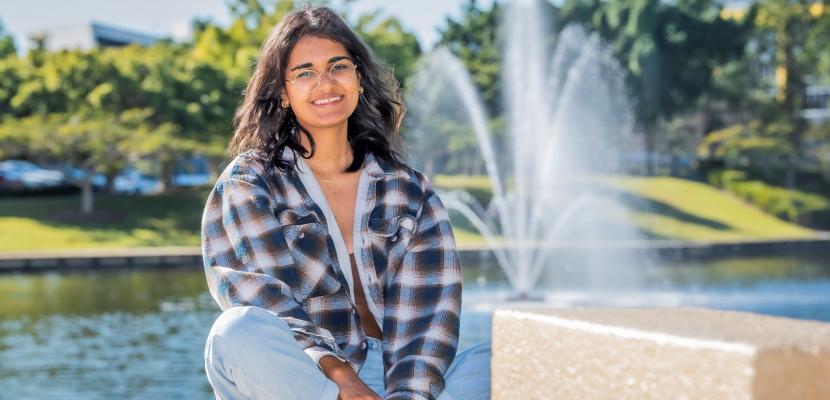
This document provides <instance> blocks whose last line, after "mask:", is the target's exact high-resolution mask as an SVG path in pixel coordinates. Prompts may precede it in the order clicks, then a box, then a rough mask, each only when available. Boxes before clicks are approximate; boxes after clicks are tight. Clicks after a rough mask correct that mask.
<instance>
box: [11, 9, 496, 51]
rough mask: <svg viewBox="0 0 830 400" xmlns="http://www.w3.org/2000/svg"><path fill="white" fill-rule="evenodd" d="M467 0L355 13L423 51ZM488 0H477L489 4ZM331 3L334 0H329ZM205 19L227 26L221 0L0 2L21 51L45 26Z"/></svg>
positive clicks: (160, 25) (161, 29)
mask: <svg viewBox="0 0 830 400" xmlns="http://www.w3.org/2000/svg"><path fill="white" fill-rule="evenodd" d="M466 2H467V0H417V1H411V0H386V1H384V0H358V1H357V2H356V3H355V4H354V5H353V10H354V12H355V13H356V14H362V13H364V12H370V11H374V10H377V9H380V10H381V11H382V12H383V13H384V14H386V15H392V16H396V17H398V18H399V19H400V20H401V21H402V23H403V25H404V27H406V28H407V29H409V30H410V31H412V32H414V33H415V35H416V36H417V37H418V40H419V41H420V43H421V46H422V47H423V48H424V49H430V48H431V47H432V45H433V44H434V43H435V42H436V41H437V40H438V34H437V32H436V29H437V27H439V26H441V25H443V22H444V19H445V18H446V17H447V16H452V17H457V16H458V15H460V14H461V10H462V6H463V5H464V4H465V3H466ZM492 2H493V1H492V0H479V1H478V3H479V5H481V6H486V7H489V6H490V4H492ZM335 4H337V2H335ZM194 17H200V18H205V17H208V18H210V19H211V20H213V21H215V22H217V23H219V24H220V25H227V24H228V23H229V22H230V16H229V14H228V10H227V6H225V0H175V1H170V0H141V1H136V0H120V1H113V0H72V1H66V0H23V1H21V0H0V21H2V23H3V26H4V29H5V30H6V31H7V32H10V33H11V35H12V36H13V37H14V41H15V45H16V46H17V48H18V50H19V51H20V52H21V53H22V52H25V50H26V49H27V48H28V46H29V43H28V42H29V40H28V39H27V37H28V36H29V35H30V34H32V33H35V32H38V31H41V30H43V29H48V28H57V27H66V26H77V25H83V24H86V23H89V22H91V21H96V22H101V23H105V24H109V25H115V26H118V27H121V28H125V29H131V30H135V31H138V32H141V33H148V34H155V35H161V36H171V37H173V38H175V39H181V38H184V37H187V36H188V35H189V32H190V21H191V20H192V19H193V18H194Z"/></svg>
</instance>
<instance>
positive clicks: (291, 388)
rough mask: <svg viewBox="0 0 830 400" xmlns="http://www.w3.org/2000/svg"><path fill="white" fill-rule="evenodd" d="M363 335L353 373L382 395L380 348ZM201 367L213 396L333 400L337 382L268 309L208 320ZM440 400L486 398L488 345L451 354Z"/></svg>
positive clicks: (224, 399) (221, 399) (242, 310)
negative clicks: (362, 357)
mask: <svg viewBox="0 0 830 400" xmlns="http://www.w3.org/2000/svg"><path fill="white" fill-rule="evenodd" d="M381 346H382V342H381V341H380V340H379V339H374V338H369V342H368V348H369V352H368V354H367V357H366V362H365V363H364V364H363V367H362V368H361V369H360V371H359V372H358V377H360V379H361V380H362V381H363V382H364V383H366V385H367V386H369V387H370V388H372V390H374V391H375V392H376V393H377V394H378V395H379V396H380V397H384V384H383V352H382V350H381ZM205 371H206V372H207V376H208V380H209V381H210V384H211V386H212V387H213V391H214V393H215V394H216V398H217V399H218V400H242V399H256V400H259V399H280V400H301V399H302V400H305V399H314V400H318V399H320V400H336V399H337V395H338V392H339V391H338V388H337V385H336V384H335V383H334V382H333V381H331V380H329V379H328V378H326V376H325V375H324V374H323V372H322V371H320V369H319V368H318V367H317V364H315V363H314V360H312V359H311V357H309V356H308V355H307V354H306V353H305V352H303V350H302V348H301V347H300V345H299V343H297V341H296V340H294V336H293V335H292V333H291V331H290V329H289V328H288V324H286V323H285V322H284V321H283V320H282V319H280V318H277V316H276V315H275V314H274V313H272V312H271V311H268V310H265V309H263V308H258V307H233V308H230V309H228V310H226V311H225V312H223V313H222V315H220V316H219V318H217V319H216V321H215V322H214V323H213V327H212V328H211V330H210V334H209V335H208V338H207V343H206V346H205ZM444 379H445V382H446V385H445V390H444V393H442V394H441V396H440V397H439V399H440V400H456V399H457V400H479V399H489V398H490V345H489V344H486V343H483V344H480V345H477V346H474V347H471V348H469V349H467V350H465V351H463V352H460V353H458V354H457V355H456V357H455V360H454V361H453V362H452V365H450V367H449V369H448V370H447V373H446V375H445V376H444Z"/></svg>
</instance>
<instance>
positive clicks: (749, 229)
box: [0, 177, 815, 251]
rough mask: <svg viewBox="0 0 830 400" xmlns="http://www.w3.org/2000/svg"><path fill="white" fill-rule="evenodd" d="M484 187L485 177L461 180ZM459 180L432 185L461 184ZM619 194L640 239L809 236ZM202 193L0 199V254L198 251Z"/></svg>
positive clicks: (695, 192)
mask: <svg viewBox="0 0 830 400" xmlns="http://www.w3.org/2000/svg"><path fill="white" fill-rule="evenodd" d="M468 182H469V183H470V184H472V185H473V186H474V187H475V189H477V190H479V191H481V190H487V189H488V188H487V187H485V186H487V185H488V184H487V182H486V180H482V178H480V177H474V178H473V179H470V180H469V181H468ZM464 183H465V180H464V179H461V178H457V177H456V178H454V179H453V180H445V181H436V184H437V185H438V186H445V187H446V186H451V187H463V186H464ZM600 183H601V184H602V186H603V187H605V188H606V189H608V190H612V191H614V192H615V193H617V194H618V195H621V196H622V197H623V200H624V205H625V207H626V209H627V210H628V212H629V213H630V215H631V216H632V218H633V220H634V222H635V224H636V225H637V227H638V229H639V230H640V231H641V232H643V233H645V234H646V236H647V237H652V238H666V239H681V240H689V241H702V240H714V241H717V240H740V239H762V238H807V237H810V236H812V235H814V234H815V231H812V230H810V229H806V228H802V227H799V226H797V225H794V224H791V223H788V222H785V221H782V220H779V219H777V218H775V217H773V216H771V215H769V214H766V213H764V212H763V211H761V210H759V209H758V208H756V207H753V206H752V205H749V204H748V203H746V202H745V201H743V200H741V199H738V198H737V197H735V196H733V195H731V194H729V193H726V192H723V191H720V190H718V189H716V188H714V187H712V186H709V185H705V184H701V183H698V182H693V181H688V180H683V179H676V178H664V177H657V178H641V177H622V178H613V179H603V180H601V181H600ZM207 195H208V189H193V190H182V191H176V192H172V193H166V194H162V195H156V196H149V197H133V196H122V195H117V196H113V195H102V194H96V196H95V210H96V212H95V214H94V215H93V216H91V217H87V216H84V215H82V214H81V213H80V198H79V197H78V196H54V197H25V198H2V199H0V251H20V250H46V249H49V250H53V249H73V248H106V247H110V248H112V247H144V246H198V245H199V225H200V221H201V214H202V208H203V207H204V204H205V200H206V199H207ZM453 225H454V226H455V234H456V238H457V241H458V243H459V245H476V244H483V243H484V241H483V239H482V238H481V236H479V235H478V234H477V233H476V232H473V231H472V230H470V229H465V226H467V224H465V223H463V221H458V223H456V221H453Z"/></svg>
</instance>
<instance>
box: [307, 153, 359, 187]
mask: <svg viewBox="0 0 830 400" xmlns="http://www.w3.org/2000/svg"><path fill="white" fill-rule="evenodd" d="M350 152H351V149H349V150H348V151H347V152H346V153H344V154H343V155H342V156H340V157H338V158H334V159H332V160H331V161H333V160H340V159H342V158H343V157H346V156H348V155H349V153H350ZM325 161H329V160H325ZM309 168H310V166H309ZM312 172H314V171H313V170H312ZM317 179H318V180H319V181H320V182H323V183H335V184H336V183H337V180H336V179H329V178H322V177H321V178H317Z"/></svg>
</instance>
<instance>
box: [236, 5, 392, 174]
mask: <svg viewBox="0 0 830 400" xmlns="http://www.w3.org/2000/svg"><path fill="white" fill-rule="evenodd" d="M305 35H312V36H316V37H320V38H326V39H330V40H334V41H336V42H338V43H340V44H342V45H343V47H345V48H346V50H347V51H348V52H349V55H350V56H351V58H352V62H354V63H355V65H357V71H358V72H359V73H360V77H361V86H362V87H363V89H364V91H363V94H362V95H361V96H360V97H359V100H358V103H357V108H356V109H355V111H354V113H352V115H351V116H350V117H349V124H348V125H349V127H348V134H347V137H348V140H349V145H350V146H351V149H352V154H353V155H354V160H353V161H352V163H351V165H349V167H348V168H347V169H346V171H345V172H354V171H357V170H359V169H360V167H361V165H363V161H364V159H365V157H366V153H367V152H369V151H371V152H372V153H373V154H374V155H375V156H376V157H378V158H380V159H382V160H384V161H386V162H388V163H389V164H391V165H393V166H395V167H401V166H403V165H404V163H403V161H402V158H401V155H400V153H399V151H400V150H399V149H400V145H401V140H400V132H399V129H400V124H401V120H402V119H403V115H404V113H405V107H404V105H403V102H402V101H401V98H400V90H399V86H398V83H397V81H396V80H395V78H394V76H393V75H392V73H391V71H390V70H389V69H388V68H387V67H386V66H384V65H383V64H380V63H379V62H377V61H375V59H374V57H373V56H372V54H371V53H370V51H369V49H368V48H367V46H366V45H365V44H364V43H363V42H362V41H361V40H360V38H359V37H358V36H357V35H356V34H355V33H354V32H353V31H352V30H351V29H350V28H349V26H348V25H347V24H346V22H345V21H343V19H341V18H340V16H338V15H337V14H336V13H335V12H334V11H332V10H331V9H329V8H327V7H312V6H310V5H306V6H304V7H303V8H302V9H298V10H295V11H294V12H292V13H291V14H289V15H287V16H285V17H284V18H283V19H282V20H281V21H280V22H279V23H278V24H277V26H275V27H274V29H272V30H271V33H270V34H269V35H268V38H267V39H266V40H265V42H263V44H262V47H261V48H260V53H259V58H258V60H257V63H256V69H255V70H254V73H253V75H252V76H251V79H250V80H249V81H248V85H247V87H246V88H245V92H244V98H243V100H242V102H241V104H240V106H239V107H238V108H237V110H236V114H235V115H234V121H233V122H234V133H233V138H232V139H231V142H230V144H229V146H228V155H229V156H230V157H235V156H236V155H238V154H239V153H241V152H244V151H247V150H250V149H259V150H262V151H264V152H265V154H267V157H268V159H269V166H270V167H272V168H277V169H279V170H281V171H284V172H287V171H289V170H290V169H295V170H296V168H297V165H296V164H297V163H296V158H295V159H294V163H293V165H290V164H289V163H288V162H286V161H285V160H282V159H281V158H280V154H281V153H282V151H283V149H284V148H285V147H288V148H290V149H292V150H294V151H295V153H297V154H299V155H300V156H302V157H304V158H306V159H308V158H311V157H312V156H313V155H314V151H315V144H314V138H313V137H312V136H311V133H309V132H308V131H307V130H306V129H305V128H303V127H302V126H301V125H300V124H299V123H298V122H297V118H296V116H295V115H294V112H293V111H292V109H291V108H282V107H280V101H281V98H280V93H281V92H282V90H283V88H284V87H285V84H286V82H285V78H284V77H285V71H286V68H287V64H288V56H289V54H291V51H292V50H293V49H294V46H295V45H296V44H297V42H298V41H299V40H300V38H302V37H303V36H305ZM300 134H304V135H306V138H307V139H308V141H309V143H310V145H311V149H305V148H304V147H303V146H302V145H301V144H300V141H299V139H300V138H299V135H300ZM306 153H308V156H306Z"/></svg>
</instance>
